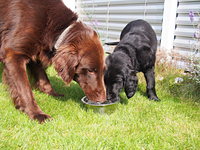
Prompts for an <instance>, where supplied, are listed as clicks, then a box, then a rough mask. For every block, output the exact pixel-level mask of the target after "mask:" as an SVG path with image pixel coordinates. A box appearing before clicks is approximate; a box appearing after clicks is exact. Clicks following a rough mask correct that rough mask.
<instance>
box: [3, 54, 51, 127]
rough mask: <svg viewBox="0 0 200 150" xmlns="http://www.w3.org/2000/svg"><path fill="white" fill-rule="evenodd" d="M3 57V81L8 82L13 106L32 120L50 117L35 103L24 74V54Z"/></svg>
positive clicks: (43, 119)
mask: <svg viewBox="0 0 200 150" xmlns="http://www.w3.org/2000/svg"><path fill="white" fill-rule="evenodd" d="M6 56H7V57H5V59H4V71H3V76H4V83H5V84H8V90H9V92H10V93H11V94H12V99H13V101H14V104H15V107H16V108H17V109H19V110H20V111H22V112H23V111H25V112H26V114H27V115H28V116H29V118H30V119H32V120H38V121H39V122H40V123H41V122H44V121H45V120H46V119H48V118H51V117H50V116H49V115H46V114H45V113H44V112H43V111H42V110H41V109H40V108H39V106H38V105H37V103H36V101H35V98H34V95H33V92H32V90H31V86H30V83H29V80H28V76H27V74H26V61H27V60H26V59H25V56H22V55H19V54H13V53H9V54H7V55H6Z"/></svg>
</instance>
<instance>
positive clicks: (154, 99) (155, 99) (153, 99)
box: [149, 96, 161, 102]
mask: <svg viewBox="0 0 200 150" xmlns="http://www.w3.org/2000/svg"><path fill="white" fill-rule="evenodd" d="M149 100H150V101H156V102H159V101H161V100H160V99H159V98H158V97H157V96H152V97H150V98H149Z"/></svg>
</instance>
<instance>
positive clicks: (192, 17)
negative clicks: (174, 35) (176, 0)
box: [189, 10, 194, 22]
mask: <svg viewBox="0 0 200 150" xmlns="http://www.w3.org/2000/svg"><path fill="white" fill-rule="evenodd" d="M189 17H190V21H191V22H193V21H194V12H193V10H191V11H190V13H189Z"/></svg>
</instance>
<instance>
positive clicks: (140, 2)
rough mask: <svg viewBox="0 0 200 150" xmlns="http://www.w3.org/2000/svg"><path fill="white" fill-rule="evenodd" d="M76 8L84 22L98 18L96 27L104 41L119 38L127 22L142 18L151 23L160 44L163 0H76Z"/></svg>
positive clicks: (89, 23) (88, 22)
mask: <svg viewBox="0 0 200 150" xmlns="http://www.w3.org/2000/svg"><path fill="white" fill-rule="evenodd" d="M76 9H77V11H78V13H79V16H80V18H81V19H82V20H83V21H84V22H85V23H86V24H88V25H91V24H92V23H91V22H95V20H98V25H97V26H96V27H97V28H98V32H99V33H100V35H101V40H103V41H104V42H111V41H117V40H119V38H120V33H121V31H122V29H123V28H124V27H125V26H126V25H127V23H129V22H130V21H132V20H137V19H144V20H146V21H148V22H149V23H150V24H151V25H152V27H153V29H154V30H155V32H156V35H157V40H158V45H160V40H161V31H162V19H163V10H164V0H123V1H122V0H84V1H82V0H77V1H76ZM93 24H94V23H93Z"/></svg>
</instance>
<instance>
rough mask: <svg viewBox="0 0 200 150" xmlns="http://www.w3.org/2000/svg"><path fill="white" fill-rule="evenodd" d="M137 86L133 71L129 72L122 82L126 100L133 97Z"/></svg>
mask: <svg viewBox="0 0 200 150" xmlns="http://www.w3.org/2000/svg"><path fill="white" fill-rule="evenodd" d="M137 85H138V78H137V76H136V73H135V71H133V70H129V73H128V74H127V76H126V77H125V81H124V90H125V93H126V96H127V97H128V98H131V97H133V95H134V94H135V92H136V90H137Z"/></svg>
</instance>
